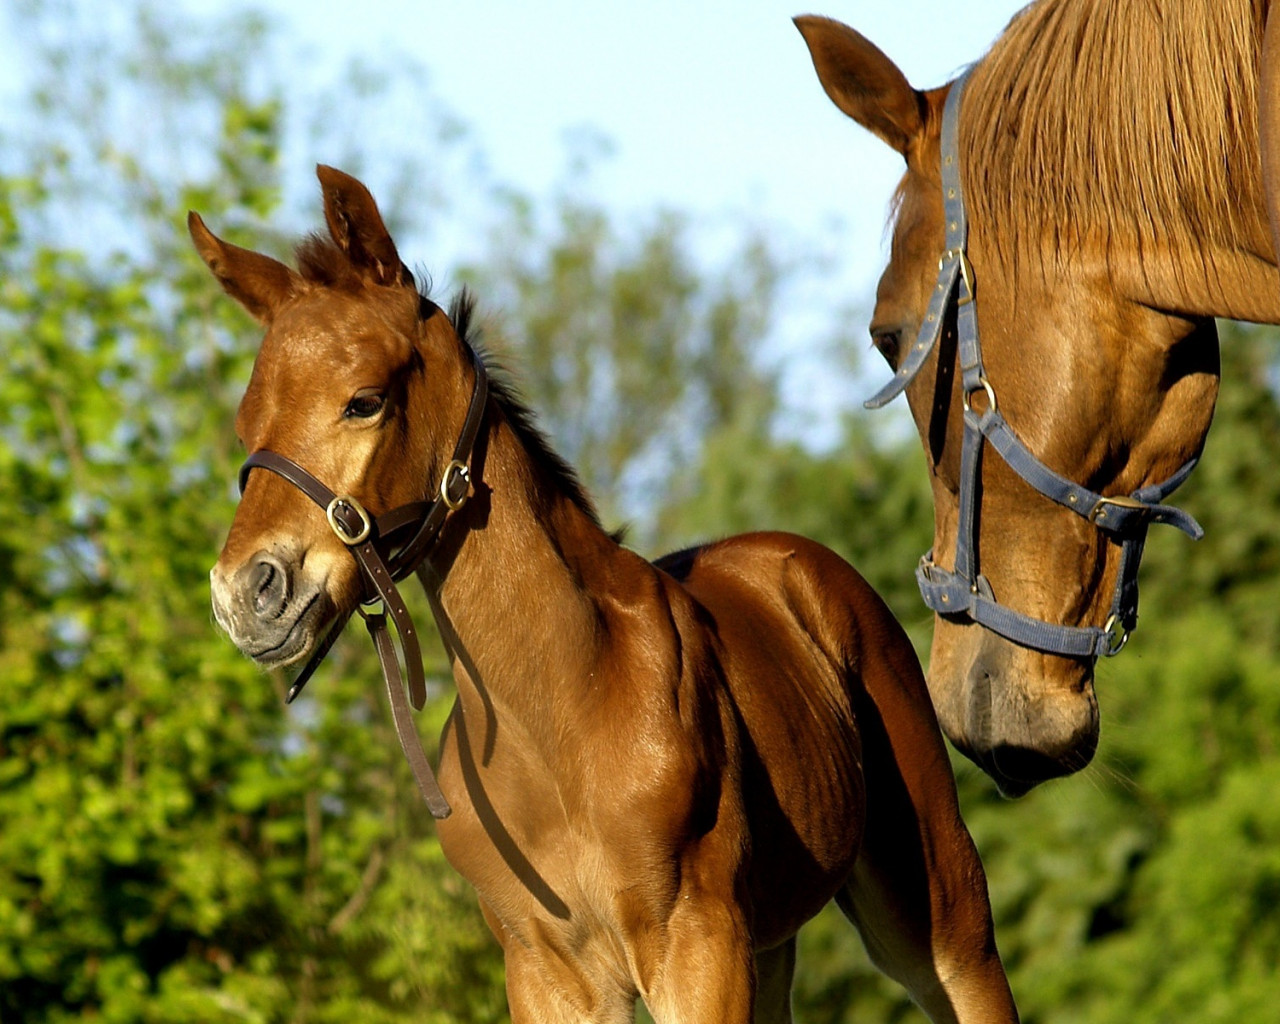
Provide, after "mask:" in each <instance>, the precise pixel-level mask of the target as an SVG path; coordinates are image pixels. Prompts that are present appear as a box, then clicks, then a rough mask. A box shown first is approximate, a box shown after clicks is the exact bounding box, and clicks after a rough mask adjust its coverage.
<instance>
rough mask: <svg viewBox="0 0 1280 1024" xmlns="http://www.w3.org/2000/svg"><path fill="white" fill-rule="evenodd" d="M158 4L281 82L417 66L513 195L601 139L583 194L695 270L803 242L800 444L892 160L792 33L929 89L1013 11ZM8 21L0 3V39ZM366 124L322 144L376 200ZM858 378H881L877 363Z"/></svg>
mask: <svg viewBox="0 0 1280 1024" xmlns="http://www.w3.org/2000/svg"><path fill="white" fill-rule="evenodd" d="M6 2H7V0H6ZM815 2H817V0H815ZM172 3H173V5H174V6H175V7H177V8H178V9H181V10H187V11H190V12H193V13H202V14H203V13H214V14H218V15H220V16H225V15H226V14H227V13H229V12H234V11H235V10H237V8H248V9H254V10H259V11H263V12H266V13H267V14H268V15H269V16H270V17H271V18H272V19H273V20H274V22H275V23H276V27H277V30H278V36H279V37H280V38H282V39H283V40H285V41H286V42H287V47H286V48H285V51H284V52H286V53H287V54H289V56H288V57H287V59H290V60H296V61H301V62H305V65H306V66H305V68H297V69H290V74H294V73H297V72H305V73H306V77H308V78H309V79H312V80H329V81H332V80H333V79H335V78H338V77H340V76H341V74H342V73H343V71H344V69H345V68H347V67H348V65H349V64H350V62H351V61H352V60H353V59H355V58H359V59H362V60H363V61H364V62H365V63H366V64H372V65H375V66H376V65H378V64H379V63H381V64H384V65H386V66H391V67H394V66H395V65H396V63H397V62H403V61H404V60H405V58H406V57H408V58H411V59H413V60H416V61H418V62H420V63H421V64H422V65H423V66H425V67H426V69H427V72H428V75H429V86H430V93H431V97H430V98H431V99H433V100H437V101H439V102H440V103H442V104H443V105H444V106H445V107H447V108H448V110H449V111H451V112H452V113H453V114H454V115H456V116H457V117H458V118H459V119H460V120H461V121H462V122H463V123H465V124H466V125H467V126H468V129H469V132H470V135H471V138H472V140H473V142H474V143H475V145H476V146H477V147H478V148H479V149H480V150H481V152H483V154H484V155H485V157H486V159H487V163H488V165H489V169H490V172H491V174H492V176H493V177H494V178H496V179H497V180H499V181H501V182H504V183H506V184H509V185H511V186H513V187H515V188H516V189H518V190H519V191H521V192H524V193H526V194H530V195H533V196H535V197H538V196H542V195H545V194H546V193H547V192H548V191H549V190H550V189H551V188H552V187H553V185H554V183H555V182H557V181H558V180H560V179H561V177H562V174H563V170H564V167H565V163H566V154H567V146H566V139H567V138H568V137H569V136H570V135H571V134H573V133H574V132H580V131H581V130H582V129H583V128H584V127H589V128H590V129H592V130H594V131H595V132H598V133H600V134H602V135H603V136H605V137H607V138H608V139H609V140H610V141H611V143H612V147H611V154H610V155H609V156H608V158H607V159H605V160H603V161H602V162H600V163H598V164H597V165H596V168H595V171H594V172H593V174H592V178H591V187H592V190H593V194H594V198H596V199H597V200H599V201H601V202H603V203H604V204H605V205H606V206H607V207H608V208H609V209H610V211H611V212H614V213H616V214H617V216H618V217H619V218H626V217H628V216H629V215H631V214H639V213H645V212H648V211H651V210H652V209H653V208H654V207H655V206H664V207H668V208H672V209H676V210H680V211H683V212H685V213H686V214H688V215H689V216H690V217H691V218H692V222H691V226H690V229H689V237H690V238H691V239H692V240H693V242H694V244H695V247H700V248H699V252H700V254H701V255H705V256H706V257H707V258H708V259H709V260H711V261H714V260H715V258H716V247H717V246H718V245H720V244H722V242H723V240H724V239H725V238H737V237H739V236H738V234H736V233H735V230H734V229H735V227H736V226H738V225H740V224H741V223H742V222H743V221H744V219H746V218H748V217H750V218H751V219H752V220H753V222H754V223H765V224H768V225H777V226H778V228H779V231H780V232H784V231H785V232H791V233H793V234H794V235H795V236H796V237H797V238H801V239H805V240H814V239H817V240H818V243H817V244H818V245H819V247H820V248H821V249H822V250H823V251H825V252H826V253H828V254H829V255H830V257H831V259H832V260H833V261H834V264H835V266H834V269H832V270H831V272H830V273H829V274H828V276H827V277H826V278H824V279H823V281H821V282H819V283H814V284H812V285H811V286H810V291H809V293H808V294H805V295H801V296H798V297H796V296H793V297H792V298H791V301H790V305H789V306H788V307H787V309H786V311H785V313H784V314H783V316H784V318H785V323H783V324H781V325H780V326H779V332H778V333H779V338H778V340H777V342H776V343H775V344H776V345H777V347H778V348H779V349H780V350H781V351H783V352H787V353H790V352H800V353H806V352H807V353H810V354H809V356H808V364H807V365H808V369H807V370H806V369H803V368H801V369H800V371H799V372H798V373H795V374H793V376H792V379H791V381H790V382H789V384H787V390H788V391H790V392H791V399H792V402H791V404H793V405H794V406H795V407H797V408H803V409H805V410H806V412H805V415H806V417H807V418H808V419H807V423H808V424H809V425H808V426H807V427H802V428H799V429H800V430H801V432H804V433H807V432H809V431H811V430H812V429H813V425H814V424H825V425H826V428H825V430H824V429H823V428H821V427H820V428H818V431H817V433H815V434H810V436H812V437H815V438H816V439H817V440H816V443H819V444H821V443H824V439H825V440H830V439H832V438H833V436H834V435H833V434H832V431H833V430H834V425H835V423H836V421H837V420H838V417H839V414H840V412H841V411H842V410H844V409H847V408H849V407H853V406H856V405H857V404H858V396H857V395H850V394H848V393H847V390H848V389H847V387H843V388H837V385H836V384H834V383H832V382H831V381H829V380H828V379H827V376H829V372H827V371H829V368H826V367H824V366H823V363H822V359H823V357H822V356H820V355H818V354H817V353H816V352H814V349H815V342H818V343H820V342H821V338H820V337H819V334H820V333H821V331H822V330H824V329H829V328H826V327H823V326H821V325H820V321H821V324H828V325H829V323H830V322H831V321H832V320H835V319H837V314H836V313H835V312H834V311H836V310H838V309H839V308H841V307H845V306H848V305H851V304H852V305H853V306H854V307H855V308H856V309H857V310H858V312H857V313H856V314H854V315H852V316H851V317H848V316H846V317H844V318H843V319H842V320H841V321H840V322H842V323H845V324H847V327H848V330H849V333H851V334H852V335H853V336H854V337H855V338H859V339H864V338H865V327H866V322H867V320H868V319H869V311H870V307H871V303H872V298H873V295H874V289H875V282H876V279H877V278H878V276H879V274H880V270H881V269H882V267H883V263H884V260H885V257H886V252H885V233H884V224H885V217H886V212H887V207H888V201H889V197H890V195H891V193H892V191H893V188H894V186H895V184H896V183H897V180H898V177H899V175H900V173H901V170H902V163H901V158H900V157H899V156H898V155H897V154H896V153H894V152H892V151H891V150H890V149H888V148H887V147H886V146H884V145H883V144H882V143H880V142H879V141H877V140H876V139H874V138H873V137H872V136H870V135H869V134H868V133H866V132H864V131H863V130H862V129H860V128H858V127H857V126H856V125H854V124H853V123H852V122H850V121H848V120H847V119H846V118H845V117H844V115H842V114H840V113H839V112H838V111H837V110H836V109H835V107H833V106H832V105H831V103H830V102H829V101H828V100H827V98H826V96H825V95H824V94H823V92H822V90H821V87H820V86H819V84H818V81H817V78H816V76H815V75H814V72H813V67H812V64H811V62H810V60H809V56H808V52H807V50H806V48H805V46H804V43H803V41H802V40H801V38H800V35H799V33H798V32H797V31H796V29H795V27H794V26H793V25H792V24H791V18H792V16H793V15H795V14H799V13H806V12H812V13H819V14H826V15H828V16H831V17H835V18H838V19H839V20H841V21H844V22H846V23H847V24H849V25H852V26H853V27H855V28H857V29H858V30H859V31H861V32H862V33H863V34H864V35H866V36H868V37H869V38H870V39H871V40H872V41H873V42H875V43H876V44H877V45H879V46H880V48H881V49H882V50H884V51H885V52H886V53H887V54H888V55H889V56H890V57H891V58H892V59H893V60H895V61H896V62H897V63H898V64H899V66H900V67H902V69H903V70H904V71H905V73H906V74H907V77H908V79H909V80H910V81H911V82H912V84H914V85H916V86H918V87H928V86H934V85H938V84H941V83H943V82H945V81H946V80H947V79H949V78H950V77H952V76H953V75H954V74H955V72H956V71H957V70H958V69H959V68H960V67H962V66H963V65H964V64H966V63H967V62H969V61H971V60H973V59H975V58H977V57H979V56H980V55H981V54H982V53H983V52H985V50H986V49H987V48H988V47H989V45H990V43H991V42H992V40H993V39H994V38H995V37H996V36H997V35H998V34H999V33H1000V31H1001V30H1002V29H1003V27H1004V26H1005V24H1007V22H1008V20H1009V18H1010V17H1011V16H1012V15H1013V14H1014V13H1015V12H1016V11H1017V10H1018V9H1019V8H1020V7H1021V6H1022V4H1021V2H1020V0H969V2H967V3H964V4H962V5H957V4H955V3H948V2H946V0H843V2H839V0H833V2H832V5H831V6H825V5H821V6H817V7H812V6H808V5H807V3H806V0H736V2H734V0H693V2H691V0H649V2H646V3H643V4H640V3H630V4H622V3H607V4H605V3H597V4H586V3H582V2H576V3H575V2H570V0H540V2H538V3H529V2H528V0H519V2H517V0H451V2H448V3H446V2H443V0H384V2H374V0H368V2H366V3H364V4H360V5H356V4H337V3H332V2H326V0H260V2H257V3H253V2H241V0H172ZM353 12H355V13H353ZM5 21H6V18H5V17H4V11H3V8H2V7H0V30H3V28H4V25H5ZM22 60H23V53H22V51H21V50H20V49H19V48H18V46H17V45H16V43H15V40H14V39H13V37H12V35H11V34H10V33H5V32H3V31H0V97H2V96H3V94H4V93H5V92H6V91H9V90H12V89H13V88H14V85H15V82H16V81H17V80H19V79H20V77H21V74H22V69H23V65H22ZM373 127H374V126H369V125H363V126H362V125H359V124H353V125H351V126H350V128H349V130H348V127H347V126H345V125H344V126H340V129H339V137H342V138H344V139H347V140H349V144H350V147H351V149H352V150H353V151H354V152H356V153H360V154H362V156H363V157H364V159H363V165H364V170H363V172H362V173H363V175H364V177H365V179H366V181H367V182H368V184H369V185H370V187H371V188H372V189H373V191H374V193H375V195H378V194H383V195H385V194H387V189H388V188H389V185H390V183H389V182H388V181H382V180H380V178H379V167H378V163H377V159H376V144H375V143H371V144H370V145H369V146H367V147H365V146H362V144H361V143H362V139H363V138H365V137H368V138H372V137H373V135H374V134H376V133H375V132H374V131H373V130H372V129H373ZM362 128H363V133H362ZM383 128H384V130H386V128H387V126H383ZM300 146H301V144H300V145H299V148H300ZM284 160H285V163H286V165H289V166H286V168H285V171H286V174H287V175H288V176H289V177H291V178H293V180H295V181H296V180H299V179H300V178H302V177H303V176H309V175H310V169H311V167H312V166H313V165H314V164H315V163H316V162H335V163H339V164H341V163H342V161H341V158H340V157H339V156H337V155H334V154H329V153H319V152H310V151H306V152H286V153H285V154H284ZM387 173H388V174H390V173H391V171H390V169H389V170H388V171H387ZM306 226H307V225H305V224H304V225H302V227H306ZM465 242H466V239H465V232H458V234H457V235H455V236H454V237H448V236H437V237H435V238H433V239H432V240H431V246H430V248H431V251H430V252H419V251H417V248H413V249H408V248H406V250H405V252H406V258H409V259H410V260H411V261H412V262H414V263H416V264H418V265H424V266H429V267H430V268H431V270H432V271H433V272H434V273H437V274H440V275H442V277H443V280H441V278H440V277H438V280H441V283H443V284H447V283H448V277H447V275H448V268H450V267H451V266H454V265H456V264H457V262H458V261H459V260H460V259H462V258H464V257H465V256H466V255H468V253H467V252H466V246H465ZM823 317H825V318H826V319H825V320H823V319H822V318H823ZM858 344H859V346H860V347H861V348H865V345H864V344H863V342H862V341H861V340H860V341H859V342H858ZM791 362H792V363H793V364H794V362H795V361H794V360H792V361H791ZM867 366H868V371H869V372H874V373H877V374H878V372H879V370H880V366H879V364H878V363H875V362H873V361H872V360H867ZM873 389H874V388H873V387H872V388H869V389H868V390H873ZM815 406H816V407H815Z"/></svg>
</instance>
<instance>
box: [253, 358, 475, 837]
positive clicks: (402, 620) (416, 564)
mask: <svg viewBox="0 0 1280 1024" xmlns="http://www.w3.org/2000/svg"><path fill="white" fill-rule="evenodd" d="M467 353H468V354H469V355H470V356H471V363H472V365H473V366H474V367H475V374H476V380H475V387H474V389H473V390H472V392H471V403H470V405H469V406H468V407H467V418H466V420H465V421H464V422H463V425H462V432H461V433H460V434H459V435H458V442H457V444H456V445H454V449H453V458H452V459H451V460H450V461H449V464H448V465H446V466H445V468H444V472H443V474H441V478H440V486H439V487H438V488H437V490H436V496H435V498H434V499H433V500H430V501H427V500H423V501H414V502H410V503H409V504H407V505H401V506H399V507H398V508H393V509H391V511H389V512H386V513H384V514H383V515H380V516H378V517H377V519H374V518H372V517H371V516H370V515H369V513H368V512H367V511H365V509H364V507H363V506H362V505H361V504H360V502H358V501H357V500H356V499H355V498H353V497H351V496H350V495H337V494H335V493H334V492H333V491H332V490H330V489H329V487H328V486H326V485H325V484H324V483H323V482H321V481H320V480H319V479H318V478H317V477H316V476H314V475H313V474H312V473H311V472H310V471H309V470H307V469H304V468H303V467H302V466H300V465H298V463H296V462H294V461H293V459H290V458H288V457H287V456H284V455H280V454H278V453H276V452H273V451H269V450H268V449H265V448H260V449H259V450H258V451H256V452H253V453H252V454H251V455H250V456H249V457H248V458H247V459H245V461H244V464H243V465H242V466H241V467H240V493H241V494H243V493H244V488H245V484H246V483H247V482H248V479H249V472H250V470H252V469H255V468H258V469H267V470H270V471H271V472H273V473H275V474H277V475H278V476H281V477H284V479H286V480H288V481H289V483H291V484H293V485H294V486H295V487H297V488H298V490H300V491H302V493H303V494H305V495H306V496H307V497H309V498H310V499H311V500H312V501H314V502H315V503H316V504H317V505H319V506H320V507H321V508H322V509H324V510H325V518H326V519H328V521H329V526H330V528H331V529H332V530H333V532H334V533H335V534H336V535H337V537H338V539H339V540H341V541H342V543H343V544H345V545H346V546H347V548H348V549H349V550H350V551H351V554H352V557H354V558H355V560H356V565H358V566H359V567H360V571H361V574H362V576H363V578H364V581H365V583H366V587H365V594H366V596H365V597H363V598H362V600H361V605H368V604H374V603H376V602H378V601H381V602H382V606H383V610H382V611H381V612H376V613H375V612H366V611H365V610H364V608H363V607H359V606H358V607H357V608H356V612H358V613H359V614H360V616H361V617H362V618H363V619H364V620H365V625H366V626H367V627H368V629H369V635H370V636H371V637H373V643H374V647H375V648H376V650H377V652H378V660H379V661H380V662H381V663H382V677H383V681H384V682H385V683H386V687H387V696H388V698H389V699H390V701H391V714H392V717H393V719H394V720H395V726H396V735H397V736H398V737H399V738H400V747H401V749H402V750H403V751H404V756H405V758H406V760H408V762H409V767H410V768H412V769H413V774H414V778H415V779H417V782H418V788H419V789H420V790H421V791H422V797H423V799H424V800H425V801H426V803H427V807H428V808H429V809H430V811H431V814H432V816H433V817H436V818H446V817H448V816H449V813H450V808H449V804H448V801H446V800H445V798H444V794H442V793H441V792H440V786H439V784H438V783H437V782H436V778H435V775H434V774H433V773H432V771H431V765H430V763H429V762H428V761H427V756H426V754H425V753H424V752H423V749H422V741H421V740H420V739H419V737H418V733H417V730H416V729H415V728H414V726H413V719H412V717H411V715H410V711H409V702H410V701H411V702H412V704H413V707H414V709H416V710H421V709H422V705H423V704H424V703H425V702H426V699H427V689H426V681H425V678H424V676H423V668H422V649H421V647H420V646H419V645H418V634H417V631H416V630H415V629H414V626H413V620H412V619H410V618H409V613H408V611H407V610H406V608H405V603H404V599H403V598H402V597H401V596H400V591H399V589H397V587H396V583H398V582H399V581H400V580H403V579H404V578H405V577H406V576H408V575H409V574H410V573H413V572H415V571H418V574H419V579H420V580H421V582H422V583H423V587H424V589H427V582H426V580H425V579H424V578H423V574H422V572H421V571H419V570H421V569H423V568H425V566H424V563H425V562H427V561H428V559H429V557H430V554H431V551H432V549H433V548H434V546H435V543H436V541H437V540H438V538H439V536H440V531H441V529H442V528H443V527H444V524H445V520H446V519H447V518H448V516H449V513H450V512H456V511H457V510H458V509H460V508H461V507H462V506H463V505H464V504H465V503H466V501H467V498H468V497H469V495H470V488H471V455H472V452H473V451H474V449H475V444H476V438H477V437H478V436H479V434H480V427H481V425H482V424H483V422H484V412H485V408H486V405H487V403H488V398H489V379H488V375H487V374H486V372H485V368H484V364H483V362H481V360H480V358H479V356H477V355H476V353H475V351H474V350H473V349H472V348H471V347H470V346H467ZM406 535H408V539H407V540H404V541H401V538H402V537H405V536H406ZM370 590H372V593H370ZM428 596H431V594H430V591H429V590H428ZM433 607H434V604H433ZM388 614H389V615H390V616H391V621H392V622H393V623H395V627H396V634H397V635H398V636H399V637H400V645H401V647H402V649H403V656H404V664H405V671H406V672H407V673H408V677H409V678H408V689H409V697H408V700H406V699H405V684H404V682H403V680H402V678H401V674H400V664H399V659H398V658H397V656H396V649H395V644H394V641H393V640H392V638H391V635H390V632H389V631H388V629H387V615H388ZM350 619H351V615H350V613H349V614H347V615H343V616H339V618H338V620H337V621H336V622H334V623H333V625H332V626H331V627H330V628H329V631H328V633H326V634H325V636H324V638H323V639H322V640H321V641H320V642H319V643H318V644H317V645H316V648H315V650H314V651H312V653H311V657H310V658H308V659H307V663H306V664H305V665H304V666H303V667H302V671H301V672H299V673H298V675H297V677H296V678H295V679H294V681H293V685H292V686H290V687H289V693H288V695H287V696H286V697H285V703H286V704H289V703H291V702H292V701H293V699H294V698H295V697H297V696H298V694H299V693H300V692H301V691H302V688H303V687H304V686H306V684H307V680H308V679H310V678H311V675H312V673H314V672H315V670H316V669H317V668H318V667H319V665H320V662H322V661H323V660H324V658H325V655H326V654H328V653H329V649H330V648H331V647H333V645H334V642H335V641H336V640H337V639H338V636H339V634H341V633H342V631H343V629H344V628H345V627H346V625H347V623H348V622H349V621H350Z"/></svg>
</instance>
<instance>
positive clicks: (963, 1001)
mask: <svg viewBox="0 0 1280 1024" xmlns="http://www.w3.org/2000/svg"><path fill="white" fill-rule="evenodd" d="M902 695H903V691H897V692H896V693H894V692H893V691H885V690H881V692H880V693H875V694H872V695H871V696H872V698H873V701H882V702H883V709H882V708H881V707H880V706H877V703H873V702H872V701H867V702H865V706H863V707H860V708H859V709H858V722H859V724H860V726H862V728H863V739H864V744H863V749H864V765H865V776H866V782H867V823H866V829H865V831H864V833H863V838H862V846H861V848H860V851H859V854H858V860H857V862H856V864H855V865H854V870H853V875H852V877H851V878H850V879H849V881H848V882H847V883H846V884H845V887H844V888H843V889H842V890H841V891H840V892H839V893H838V894H837V896H836V902H837V903H838V904H839V906H840V909H841V910H842V911H844V913H845V916H846V917H848V918H849V919H850V920H851V921H852V922H853V923H854V924H855V925H856V926H857V928H858V930H859V932H860V933H861V934H862V939H863V942H864V943H865V944H866V947H867V952H868V953H869V954H870V955H871V958H872V960H873V961H874V962H875V963H876V965H877V966H878V967H879V968H880V969H881V970H883V971H884V972H885V973H886V974H888V975H889V976H890V977H892V978H894V979H896V980H897V981H899V982H900V983H901V984H902V985H903V986H904V987H905V988H906V989H907V991H908V992H909V993H910V994H911V997H912V998H913V999H914V1000H915V1001H916V1003H917V1004H918V1005H919V1006H920V1007H921V1009H923V1010H924V1011H925V1013H927V1014H928V1015H929V1018H930V1020H932V1021H934V1022H935V1024H996V1022H1001V1024H1011V1022H1016V1021H1017V1020H1018V1011H1017V1008H1016V1007H1015V1006H1014V1003H1013V996H1012V994H1011V993H1010V991H1009V982H1008V980H1007V978H1006V977H1005V973H1004V966H1003V965H1002V964H1001V962H1000V955H999V953H998V952H997V951H996V942H995V929H994V926H993V924H992V920H991V903H990V898H989V896H988V894H987V876H986V873H985V872H984V871H983V869H982V862H981V861H980V860H979V859H978V851H977V849H976V848H975V847H974V845H973V839H972V838H971V837H970V835H969V830H968V829H967V828H966V827H965V824H964V821H963V820H962V819H961V817H960V807H959V801H958V799H957V796H956V787H955V780H954V778H953V776H952V774H951V766H950V763H949V762H948V760H947V754H946V748H945V747H944V745H943V741H942V737H941V735H940V734H939V733H938V730H937V726H936V724H935V722H934V719H933V717H932V708H931V707H929V706H928V705H923V704H921V703H920V702H919V701H915V702H912V701H902V702H901V703H900V702H899V698H900V697H901V696H902ZM882 710H883V717H881V715H882Z"/></svg>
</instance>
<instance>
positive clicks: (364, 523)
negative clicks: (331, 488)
mask: <svg viewBox="0 0 1280 1024" xmlns="http://www.w3.org/2000/svg"><path fill="white" fill-rule="evenodd" d="M339 505H346V506H347V507H348V508H350V509H352V510H354V511H355V514H356V515H358V516H359V517H360V532H359V533H354V534H352V533H348V532H347V528H346V527H345V526H343V525H342V523H341V522H340V521H339V519H338V506H339ZM324 516H325V518H326V519H327V520H329V529H331V530H332V531H333V532H334V533H336V534H337V535H338V540H340V541H342V543H343V544H345V545H346V546H347V547H349V548H353V547H355V546H356V545H357V544H363V543H364V542H365V541H366V540H368V539H369V534H370V533H372V532H373V520H372V519H370V518H369V513H368V512H366V511H365V510H364V506H363V505H361V504H360V502H358V501H356V499H355V498H353V497H351V496H350V495H341V496H340V497H337V498H334V499H333V501H331V502H329V505H328V507H327V508H326V509H325V510H324Z"/></svg>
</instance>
